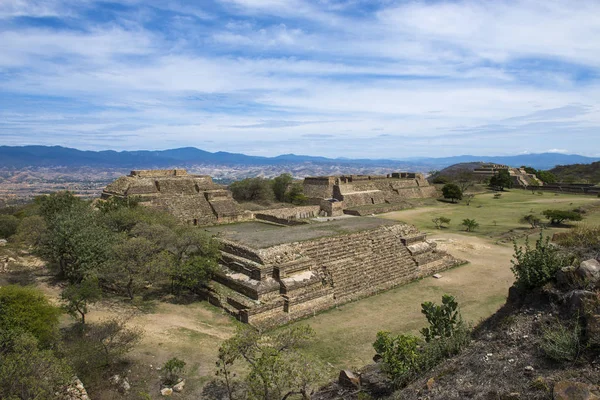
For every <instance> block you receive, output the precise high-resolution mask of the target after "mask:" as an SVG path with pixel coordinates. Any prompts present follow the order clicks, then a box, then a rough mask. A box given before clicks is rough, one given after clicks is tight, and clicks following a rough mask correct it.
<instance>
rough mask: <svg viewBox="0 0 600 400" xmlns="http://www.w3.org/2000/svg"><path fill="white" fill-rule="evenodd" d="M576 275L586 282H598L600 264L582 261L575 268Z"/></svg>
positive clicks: (593, 261) (592, 261) (592, 260)
mask: <svg viewBox="0 0 600 400" xmlns="http://www.w3.org/2000/svg"><path fill="white" fill-rule="evenodd" d="M577 274H578V275H579V276H580V277H581V278H582V279H583V280H584V281H586V282H590V283H596V282H598V280H599V279H600V262H598V261H597V260H594V259H591V260H586V261H583V262H582V263H581V264H580V265H579V268H577Z"/></svg>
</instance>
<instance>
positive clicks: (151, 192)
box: [102, 169, 252, 225]
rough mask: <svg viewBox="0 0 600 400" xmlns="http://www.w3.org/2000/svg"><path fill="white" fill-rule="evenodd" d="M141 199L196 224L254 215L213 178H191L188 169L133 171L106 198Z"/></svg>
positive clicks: (113, 185)
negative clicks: (240, 205)
mask: <svg viewBox="0 0 600 400" xmlns="http://www.w3.org/2000/svg"><path fill="white" fill-rule="evenodd" d="M111 196H119V197H130V196H136V197H140V198H141V200H142V202H143V204H144V205H147V206H149V207H155V208H158V209H161V210H164V211H167V212H169V213H171V214H172V215H174V216H175V217H176V218H177V219H179V220H181V221H182V222H186V223H189V224H193V225H207V224H214V223H228V222H236V221H245V220H248V219H250V218H252V213H249V212H245V211H244V210H242V209H241V208H240V207H239V205H238V204H237V202H236V201H235V200H233V197H232V196H231V193H230V192H229V191H228V190H226V189H225V188H224V187H222V186H220V185H217V184H215V183H214V182H213V181H212V178H211V177H210V176H206V175H188V174H187V172H186V171H185V170H180V169H173V170H140V171H131V174H130V175H129V176H123V177H120V178H118V179H117V180H115V181H114V182H113V183H111V184H109V185H108V186H107V187H106V188H105V189H104V191H103V193H102V198H103V199H108V198H110V197H111Z"/></svg>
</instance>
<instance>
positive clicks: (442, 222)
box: [431, 217, 450, 229]
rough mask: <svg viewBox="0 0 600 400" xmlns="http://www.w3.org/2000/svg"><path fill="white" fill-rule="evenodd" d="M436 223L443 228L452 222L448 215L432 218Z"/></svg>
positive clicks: (436, 225) (438, 227) (439, 227)
mask: <svg viewBox="0 0 600 400" xmlns="http://www.w3.org/2000/svg"><path fill="white" fill-rule="evenodd" d="M431 222H433V223H434V224H435V227H436V228H437V229H442V228H443V227H444V225H448V224H449V223H450V218H446V217H436V218H434V219H432V220H431Z"/></svg>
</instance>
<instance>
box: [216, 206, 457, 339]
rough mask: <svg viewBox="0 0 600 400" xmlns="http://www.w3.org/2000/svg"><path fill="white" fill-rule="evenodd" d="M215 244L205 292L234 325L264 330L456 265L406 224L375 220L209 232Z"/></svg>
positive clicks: (249, 226) (253, 226)
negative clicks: (214, 270) (217, 257)
mask: <svg viewBox="0 0 600 400" xmlns="http://www.w3.org/2000/svg"><path fill="white" fill-rule="evenodd" d="M209 231H210V232H212V233H213V234H215V235H216V236H217V238H218V240H219V241H220V242H221V245H222V261H221V271H220V272H219V273H218V274H217V275H216V276H215V277H214V281H213V282H211V284H210V289H209V291H208V299H209V301H211V302H212V303H213V304H215V305H218V306H220V307H223V308H224V309H226V310H227V311H228V312H229V313H231V314H232V315H234V316H235V317H236V318H237V319H239V320H240V321H243V322H246V323H249V324H252V325H254V326H258V327H270V326H275V325H279V324H283V323H287V322H289V321H292V320H296V319H298V318H302V317H305V316H309V315H313V314H314V313H316V312H318V311H322V310H326V309H328V308H331V307H334V306H336V305H339V304H342V303H345V302H348V301H351V300H355V299H358V298H361V297H365V296H369V295H372V294H375V293H377V292H380V291H382V290H386V289H390V288H392V287H395V286H398V285H401V284H404V283H407V282H410V281H412V280H415V279H418V278H421V277H424V276H427V275H431V274H434V273H436V272H438V271H441V270H444V269H446V268H449V267H452V266H455V265H456V264H457V263H458V261H457V260H456V259H454V258H453V257H452V256H450V255H448V254H447V253H444V252H440V251H438V250H437V249H436V246H435V243H433V242H429V241H427V240H426V238H425V235H424V234H422V233H420V232H419V231H418V230H417V229H416V228H415V227H413V226H411V225H406V224H401V223H397V222H394V221H389V220H385V219H379V218H369V217H350V218H345V219H339V220H336V221H329V222H321V223H314V224H309V225H299V226H292V227H281V226H273V225H267V224H262V223H258V222H250V223H244V224H239V225H238V226H232V225H230V226H220V227H215V228H209Z"/></svg>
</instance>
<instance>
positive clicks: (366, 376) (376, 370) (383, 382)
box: [360, 363, 393, 397]
mask: <svg viewBox="0 0 600 400" xmlns="http://www.w3.org/2000/svg"><path fill="white" fill-rule="evenodd" d="M360 372H361V373H360V384H361V387H362V388H363V389H365V390H366V391H367V392H368V393H369V394H371V395H372V396H374V397H384V396H389V395H390V394H392V392H393V385H392V383H391V382H390V380H389V379H388V377H387V375H386V374H385V372H383V371H382V370H381V363H377V364H370V365H367V366H366V367H364V368H363V369H362V370H361V371H360Z"/></svg>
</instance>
